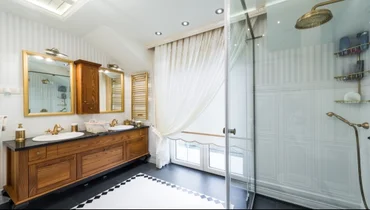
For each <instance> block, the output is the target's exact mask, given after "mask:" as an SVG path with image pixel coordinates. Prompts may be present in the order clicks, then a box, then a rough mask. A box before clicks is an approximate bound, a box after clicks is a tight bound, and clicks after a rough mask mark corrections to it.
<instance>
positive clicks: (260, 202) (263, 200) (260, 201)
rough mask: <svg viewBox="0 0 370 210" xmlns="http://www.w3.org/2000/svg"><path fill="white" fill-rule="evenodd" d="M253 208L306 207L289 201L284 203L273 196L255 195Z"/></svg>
mask: <svg viewBox="0 0 370 210" xmlns="http://www.w3.org/2000/svg"><path fill="white" fill-rule="evenodd" d="M253 209H307V208H304V207H301V206H297V205H294V204H291V203H286V202H283V201H280V200H276V199H273V198H269V197H265V196H263V195H257V196H256V198H255V200H254V208H253Z"/></svg>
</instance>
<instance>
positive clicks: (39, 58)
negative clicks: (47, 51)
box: [33, 55, 44, 60]
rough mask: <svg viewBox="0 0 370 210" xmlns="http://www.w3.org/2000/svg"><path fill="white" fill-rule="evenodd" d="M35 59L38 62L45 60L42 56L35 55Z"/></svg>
mask: <svg viewBox="0 0 370 210" xmlns="http://www.w3.org/2000/svg"><path fill="white" fill-rule="evenodd" d="M33 57H34V58H35V59H37V60H42V59H44V58H43V57H41V56H39V55H35V56H33Z"/></svg>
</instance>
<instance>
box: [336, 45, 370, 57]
mask: <svg viewBox="0 0 370 210" xmlns="http://www.w3.org/2000/svg"><path fill="white" fill-rule="evenodd" d="M368 45H370V42H368V43H365V44H360V45H356V46H354V47H350V48H347V49H345V50H341V51H339V52H336V53H334V55H337V56H347V55H357V54H360V53H362V52H364V51H363V50H361V47H362V46H368Z"/></svg>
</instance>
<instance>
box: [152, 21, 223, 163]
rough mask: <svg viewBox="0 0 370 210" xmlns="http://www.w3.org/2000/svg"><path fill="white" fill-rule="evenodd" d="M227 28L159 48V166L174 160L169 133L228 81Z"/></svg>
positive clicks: (190, 119) (156, 76)
mask: <svg viewBox="0 0 370 210" xmlns="http://www.w3.org/2000/svg"><path fill="white" fill-rule="evenodd" d="M223 33H224V30H223V28H219V29H215V30H212V31H208V32H205V33H202V34H198V35H195V36H192V37H188V38H185V39H182V40H178V41H175V42H172V43H169V44H165V45H161V46H158V47H156V48H155V63H154V89H153V90H154V97H155V101H156V102H155V113H154V116H155V127H152V131H153V132H154V133H155V134H156V137H157V139H156V143H157V151H156V161H157V167H158V168H162V167H163V166H164V165H166V164H168V163H169V161H170V149H169V142H168V141H169V140H168V139H167V137H168V136H170V135H173V134H176V133H179V132H181V131H182V130H183V129H185V128H187V127H188V126H189V125H190V124H191V123H192V122H193V121H194V120H195V119H197V117H198V116H199V115H200V114H201V113H202V111H203V110H204V109H205V108H206V107H207V106H208V104H209V103H210V102H211V101H212V99H213V98H214V96H215V95H216V93H217V92H218V90H219V88H220V87H221V85H222V83H223V81H224V74H225V45H224V34H223Z"/></svg>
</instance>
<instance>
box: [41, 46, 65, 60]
mask: <svg viewBox="0 0 370 210" xmlns="http://www.w3.org/2000/svg"><path fill="white" fill-rule="evenodd" d="M45 53H46V54H48V55H52V56H58V57H63V58H67V57H68V55H66V54H63V53H61V52H59V50H58V49H57V48H54V47H53V48H51V49H45Z"/></svg>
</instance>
